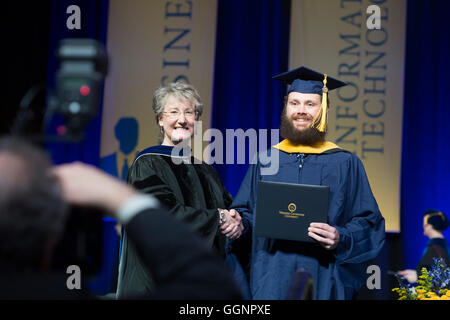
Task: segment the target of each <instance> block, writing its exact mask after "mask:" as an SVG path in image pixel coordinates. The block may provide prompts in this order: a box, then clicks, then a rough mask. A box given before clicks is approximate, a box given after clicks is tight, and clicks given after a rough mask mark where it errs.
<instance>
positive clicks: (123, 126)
mask: <svg viewBox="0 0 450 320" xmlns="http://www.w3.org/2000/svg"><path fill="white" fill-rule="evenodd" d="M114 135H115V137H116V139H117V141H118V142H119V150H118V151H115V152H113V153H111V154H109V155H106V156H104V157H102V158H101V161H100V166H101V168H102V169H103V170H105V171H106V172H108V173H109V174H111V175H113V176H115V177H118V178H120V179H122V180H126V178H127V174H128V169H129V167H130V159H129V157H130V155H131V153H132V152H133V150H134V149H135V148H136V146H137V142H138V137H139V124H138V122H137V120H136V118H133V117H129V118H120V119H119V121H117V123H116V125H115V127H114ZM131 160H132V159H131Z"/></svg>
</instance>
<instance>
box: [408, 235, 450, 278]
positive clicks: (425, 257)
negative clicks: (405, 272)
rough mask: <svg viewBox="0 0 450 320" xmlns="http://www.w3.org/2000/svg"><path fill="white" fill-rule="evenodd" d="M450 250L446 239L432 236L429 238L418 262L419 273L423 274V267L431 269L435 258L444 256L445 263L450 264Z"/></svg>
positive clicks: (417, 269)
mask: <svg viewBox="0 0 450 320" xmlns="http://www.w3.org/2000/svg"><path fill="white" fill-rule="evenodd" d="M449 255H450V250H449V247H448V243H447V240H446V239H442V238H432V239H430V240H428V243H427V246H426V248H425V250H424V251H423V254H422V257H421V258H420V261H419V263H418V264H417V267H416V271H417V274H418V275H420V274H422V268H427V269H428V270H431V268H432V266H433V265H434V260H433V258H443V259H444V261H445V263H446V264H447V265H448V266H450V257H449Z"/></svg>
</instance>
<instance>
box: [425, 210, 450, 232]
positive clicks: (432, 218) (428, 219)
mask: <svg viewBox="0 0 450 320" xmlns="http://www.w3.org/2000/svg"><path fill="white" fill-rule="evenodd" d="M423 224H424V225H426V224H431V225H432V226H433V228H434V229H436V230H445V229H447V228H448V226H449V221H448V219H447V216H446V215H445V214H444V213H443V212H442V211H439V210H435V209H428V210H427V211H425V214H424V216H423Z"/></svg>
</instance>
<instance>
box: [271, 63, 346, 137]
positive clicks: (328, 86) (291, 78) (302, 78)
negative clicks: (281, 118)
mask: <svg viewBox="0 0 450 320" xmlns="http://www.w3.org/2000/svg"><path fill="white" fill-rule="evenodd" d="M272 79H274V80H278V81H282V82H284V83H287V84H289V85H290V87H289V90H288V94H289V93H291V92H299V93H315V94H319V95H321V96H322V107H321V112H320V113H319V114H318V116H317V117H316V119H315V121H313V126H315V127H316V128H317V129H318V130H319V131H321V132H325V131H326V126H327V109H328V105H327V98H328V91H329V90H334V89H337V88H340V87H343V86H345V85H347V83H345V82H343V81H340V80H337V79H335V78H332V77H328V75H327V74H323V73H320V72H317V71H314V70H311V69H309V68H306V67H303V66H302V67H299V68H297V69H294V70H290V71H287V72H284V73H281V74H278V75H276V76H274V77H272Z"/></svg>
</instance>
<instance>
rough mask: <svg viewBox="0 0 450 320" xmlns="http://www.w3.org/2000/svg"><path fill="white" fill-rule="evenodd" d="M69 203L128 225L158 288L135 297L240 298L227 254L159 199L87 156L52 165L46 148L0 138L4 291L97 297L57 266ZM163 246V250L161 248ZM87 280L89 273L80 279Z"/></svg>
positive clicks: (0, 278)
mask: <svg viewBox="0 0 450 320" xmlns="http://www.w3.org/2000/svg"><path fill="white" fill-rule="evenodd" d="M68 203H70V204H74V205H78V206H87V207H96V208H99V209H102V210H104V211H105V212H108V213H109V214H111V215H112V216H113V217H114V218H116V219H118V220H119V221H120V222H121V223H122V224H124V225H126V226H127V230H128V232H129V237H130V238H131V239H132V240H133V243H134V244H135V247H136V250H137V253H138V254H139V255H140V256H141V258H142V261H143V262H144V264H145V266H146V267H147V268H149V270H151V272H152V274H153V275H154V279H155V281H156V282H157V283H158V290H157V291H154V292H153V293H152V294H151V295H145V296H134V297H130V298H152V299H176V300H178V299H239V298H240V293H239V291H238V289H236V287H235V285H234V283H233V281H232V277H231V275H229V273H228V270H226V269H225V267H224V266H223V263H222V261H221V260H220V259H219V258H218V257H217V256H216V255H215V254H214V253H213V252H212V251H211V250H210V248H208V247H207V246H206V245H205V244H204V243H203V241H202V240H200V239H198V238H197V236H195V235H193V234H192V233H191V232H190V231H189V230H188V229H187V228H186V227H185V226H184V225H182V224H181V223H179V222H177V221H176V220H175V219H174V218H173V217H171V216H170V215H169V214H167V212H166V211H165V210H164V209H163V208H162V207H161V205H160V203H159V201H158V200H156V199H155V198H154V197H152V196H149V195H144V194H141V193H139V192H137V191H136V190H135V189H134V188H132V187H130V186H128V185H126V184H125V183H124V182H122V181H120V180H118V179H116V178H114V177H112V176H110V175H108V174H105V173H103V172H101V171H100V170H98V169H96V168H94V167H92V166H89V165H85V164H82V163H74V164H65V165H60V166H57V167H54V168H52V167H51V165H50V161H49V159H48V156H47V154H46V153H45V152H43V151H42V150H40V149H39V148H37V147H35V146H33V145H30V144H28V143H26V142H24V141H21V140H18V139H17V138H9V137H4V138H0V271H1V272H0V288H1V290H0V298H1V299H91V298H95V297H94V296H93V295H92V294H91V293H90V292H89V290H88V289H87V286H86V285H85V284H84V283H83V284H82V285H81V289H80V290H69V289H68V288H67V285H66V281H67V274H61V273H59V272H57V271H53V270H51V269H50V262H51V258H52V253H53V249H54V247H55V245H56V243H57V241H58V239H59V238H60V237H61V235H62V233H63V230H64V221H65V219H66V216H67V212H68V210H67V208H68ZM161 249H163V250H161ZM81 280H82V282H83V279H81Z"/></svg>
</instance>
